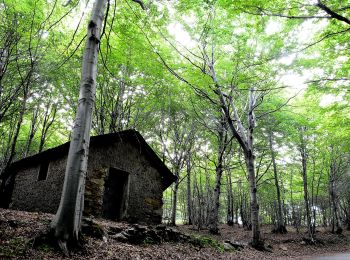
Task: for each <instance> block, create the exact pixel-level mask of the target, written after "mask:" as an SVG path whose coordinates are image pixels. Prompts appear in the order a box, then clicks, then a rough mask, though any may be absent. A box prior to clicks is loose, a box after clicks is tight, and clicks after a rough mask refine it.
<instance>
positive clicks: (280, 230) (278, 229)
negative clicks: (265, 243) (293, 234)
mask: <svg viewBox="0 0 350 260" xmlns="http://www.w3.org/2000/svg"><path fill="white" fill-rule="evenodd" d="M271 232H272V233H273V234H287V233H288V231H287V229H286V227H285V226H283V225H281V226H278V227H276V228H274V229H273V230H272V231H271Z"/></svg>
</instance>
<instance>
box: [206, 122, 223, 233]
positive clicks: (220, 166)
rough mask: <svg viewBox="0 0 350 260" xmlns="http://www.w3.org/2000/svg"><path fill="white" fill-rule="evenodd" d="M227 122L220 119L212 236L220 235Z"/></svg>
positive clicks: (211, 222) (211, 225)
mask: <svg viewBox="0 0 350 260" xmlns="http://www.w3.org/2000/svg"><path fill="white" fill-rule="evenodd" d="M224 131H225V122H224V119H223V118H220V122H219V129H218V144H219V146H218V154H217V165H216V167H215V173H216V174H215V177H216V178H215V188H214V201H213V205H212V208H211V211H210V213H209V232H210V233H212V234H218V233H219V207H220V193H221V177H222V172H223V155H224V150H225V148H224V147H225V138H224V135H225V133H224Z"/></svg>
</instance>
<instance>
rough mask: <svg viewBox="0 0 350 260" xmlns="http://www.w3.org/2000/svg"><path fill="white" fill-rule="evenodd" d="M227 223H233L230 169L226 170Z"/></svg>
mask: <svg viewBox="0 0 350 260" xmlns="http://www.w3.org/2000/svg"><path fill="white" fill-rule="evenodd" d="M226 189H227V225H229V226H233V224H234V206H233V191H232V190H233V187H232V176H231V171H228V172H227V188H226Z"/></svg>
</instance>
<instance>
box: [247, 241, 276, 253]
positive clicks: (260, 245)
mask: <svg viewBox="0 0 350 260" xmlns="http://www.w3.org/2000/svg"><path fill="white" fill-rule="evenodd" d="M249 245H250V246H251V247H252V248H254V249H256V250H258V251H263V252H270V253H272V246H271V245H265V243H264V241H262V240H260V241H259V242H258V243H256V242H255V243H253V242H250V243H249Z"/></svg>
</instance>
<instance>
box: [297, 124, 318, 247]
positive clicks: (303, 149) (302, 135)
mask: <svg viewBox="0 0 350 260" xmlns="http://www.w3.org/2000/svg"><path fill="white" fill-rule="evenodd" d="M299 131H300V147H299V150H300V156H301V164H302V177H303V185H304V203H305V214H306V221H307V229H308V235H309V238H310V239H311V240H312V241H313V239H314V234H313V232H312V226H311V214H310V203H309V194H308V184H307V152H306V140H305V133H304V131H305V128H304V127H301V128H299Z"/></svg>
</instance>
